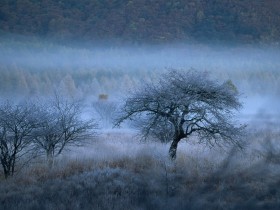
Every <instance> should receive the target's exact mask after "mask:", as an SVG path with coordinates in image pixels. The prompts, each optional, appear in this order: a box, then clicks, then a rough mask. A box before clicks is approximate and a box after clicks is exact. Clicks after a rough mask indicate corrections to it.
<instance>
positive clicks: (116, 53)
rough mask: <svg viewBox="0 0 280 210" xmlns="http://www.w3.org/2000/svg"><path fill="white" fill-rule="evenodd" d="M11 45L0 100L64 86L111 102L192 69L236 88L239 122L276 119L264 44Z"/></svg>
mask: <svg viewBox="0 0 280 210" xmlns="http://www.w3.org/2000/svg"><path fill="white" fill-rule="evenodd" d="M11 40H13V39H8V40H5V39H3V40H2V41H1V48H0V62H1V65H2V67H1V74H2V75H1V76H2V78H3V79H2V80H5V81H3V83H5V82H6V83H9V84H7V85H5V84H3V83H2V85H0V92H1V93H2V94H4V95H5V94H6V93H7V92H10V94H16V93H17V92H19V93H20V94H21V93H22V92H23V91H24V92H23V93H24V95H30V94H31V95H34V94H35V95H36V94H46V90H45V89H47V90H48V91H49V90H51V89H55V88H58V87H61V86H66V87H64V89H65V88H66V89H68V90H64V91H66V92H68V93H66V94H70V95H71V94H72V95H73V94H74V95H76V96H77V95H79V96H80V97H84V98H91V100H93V99H94V98H95V99H97V97H98V95H99V94H108V95H109V97H110V98H111V99H114V100H116V99H117V98H116V97H115V96H117V97H118V96H120V95H125V94H126V91H127V90H128V89H133V88H135V87H137V85H139V84H140V83H141V81H142V80H146V81H147V80H153V79H156V78H157V77H158V75H160V74H161V73H163V72H165V71H166V70H167V69H172V68H173V69H182V70H189V69H196V70H199V71H207V72H209V73H210V74H211V75H212V77H213V78H215V79H216V80H220V81H224V80H231V81H232V82H233V83H234V85H236V87H237V89H238V91H239V92H240V94H241V101H243V103H244V108H243V109H242V110H241V113H242V116H243V117H242V118H243V120H244V119H245V121H246V118H250V120H251V119H252V118H251V117H252V116H253V115H256V114H261V113H262V114H268V115H269V116H270V117H271V118H273V119H277V118H278V116H279V109H278V107H279V94H280V91H279V90H280V72H279V68H280V60H279V57H280V50H279V49H278V48H275V47H272V46H269V45H264V46H253V45H241V44H237V45H232V44H228V45H223V46H222V45H213V44H210V43H209V44H207V45H206V44H186V43H181V44H180V43H177V44H163V45H150V46H149V45H140V46H129V45H124V46H111V47H109V46H106V47H102V46H100V45H99V46H96V47H94V46H89V47H85V46H80V47H79V46H78V45H77V44H75V45H72V46H71V43H70V44H68V45H59V44H57V43H53V42H50V41H40V40H35V41H34V42H32V41H30V40H29V41H28V40H27V41H24V39H23V40H21V41H11ZM9 74H10V75H9ZM54 75H55V76H54ZM5 77H7V79H4V78H5ZM9 79H10V80H11V81H8V80H9ZM18 79H22V80H23V81H20V82H19V83H20V84H18V82H16V81H15V80H18ZM29 80H30V81H29ZM13 82H14V83H15V84H14V85H12V84H11V83H13ZM22 83H24V84H22ZM62 83H66V84H64V85H63V84H62ZM21 85H23V86H24V88H22V87H21ZM8 86H11V87H10V89H9V88H8ZM46 86H47V87H46ZM70 86H72V87H70ZM69 89H71V90H69ZM70 92H71V93H70ZM244 116H246V117H244Z"/></svg>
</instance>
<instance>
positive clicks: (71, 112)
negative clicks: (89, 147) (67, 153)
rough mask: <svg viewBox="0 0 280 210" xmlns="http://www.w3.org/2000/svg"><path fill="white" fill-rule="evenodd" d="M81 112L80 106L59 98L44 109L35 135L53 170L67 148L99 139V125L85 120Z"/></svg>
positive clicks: (38, 149)
mask: <svg viewBox="0 0 280 210" xmlns="http://www.w3.org/2000/svg"><path fill="white" fill-rule="evenodd" d="M81 112H82V110H81V104H80V103H79V102H76V101H70V100H67V99H63V98H62V97H60V96H58V95H56V97H55V99H54V100H53V101H52V102H50V103H49V104H48V105H46V104H44V105H42V106H41V108H40V117H39V123H40V126H39V127H38V128H37V129H36V132H34V135H33V143H34V145H35V148H36V150H37V151H41V152H43V153H45V154H46V156H47V160H48V163H49V165H50V166H51V165H52V164H53V160H54V157H56V156H58V155H59V154H61V153H62V151H63V150H64V149H65V147H69V146H73V145H74V146H80V145H82V144H83V143H85V142H86V141H87V140H89V139H91V138H93V137H94V136H95V134H96V129H97V127H98V126H97V124H96V123H95V121H94V120H93V119H90V120H85V119H82V118H81V114H82V113H81Z"/></svg>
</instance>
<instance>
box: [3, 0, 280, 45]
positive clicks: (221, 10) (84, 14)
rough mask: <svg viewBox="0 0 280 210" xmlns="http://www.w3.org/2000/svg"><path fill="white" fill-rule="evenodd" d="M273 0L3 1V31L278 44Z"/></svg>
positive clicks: (279, 19) (64, 37) (279, 18)
mask: <svg viewBox="0 0 280 210" xmlns="http://www.w3.org/2000/svg"><path fill="white" fill-rule="evenodd" d="M279 10H280V3H279V1H277V0H266V1H264V0H260V1H243V0H237V1H236V0H226V1H224V0H213V1H207V0H199V1H197V0H188V1H182V0H171V1H165V0H153V1H151V0H83V1H78V0H60V1H56V0H37V1H33V0H2V1H1V3H0V29H1V33H2V34H7V33H12V34H21V35H32V36H41V37H44V38H52V39H54V40H57V41H59V42H65V41H69V40H71V41H74V40H75V41H77V40H79V41H80V40H86V41H95V42H98V41H100V40H103V41H104V40H105V41H108V40H110V41H112V42H115V43H123V42H127V43H143V42H146V43H166V42H170V41H172V42H178V41H192V42H193V41H194V42H195V41H199V42H201V41H204V42H208V41H212V42H225V41H227V42H241V43H274V44H277V43H279V37H280V27H279V26H280V13H279Z"/></svg>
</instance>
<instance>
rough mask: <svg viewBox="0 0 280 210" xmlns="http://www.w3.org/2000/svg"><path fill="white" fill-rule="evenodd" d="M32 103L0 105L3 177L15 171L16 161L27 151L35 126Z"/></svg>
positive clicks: (0, 148) (0, 159)
mask: <svg viewBox="0 0 280 210" xmlns="http://www.w3.org/2000/svg"><path fill="white" fill-rule="evenodd" d="M35 112H36V110H35V107H34V106H33V105H30V104H29V105H27V104H24V105H14V104H12V103H10V102H6V103H3V104H1V106H0V161H1V165H2V167H3V170H4V175H5V178H7V177H9V176H11V175H13V174H14V172H15V167H16V164H17V161H18V160H19V159H20V158H21V157H23V156H24V155H26V154H27V153H28V152H29V149H28V147H29V146H30V143H31V134H32V132H33V131H34V130H35V129H36V127H37V119H36V118H35V115H34V113H35Z"/></svg>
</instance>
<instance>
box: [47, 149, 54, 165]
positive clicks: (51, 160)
mask: <svg viewBox="0 0 280 210" xmlns="http://www.w3.org/2000/svg"><path fill="white" fill-rule="evenodd" d="M47 162H48V167H49V168H50V169H51V168H53V165H54V156H53V153H52V151H49V150H48V151H47Z"/></svg>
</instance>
